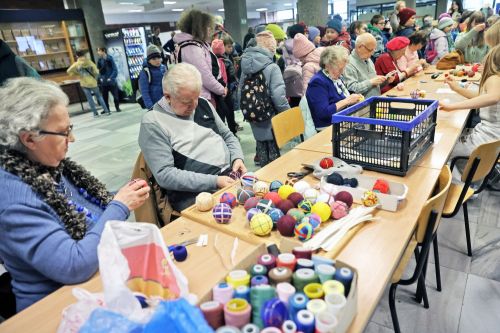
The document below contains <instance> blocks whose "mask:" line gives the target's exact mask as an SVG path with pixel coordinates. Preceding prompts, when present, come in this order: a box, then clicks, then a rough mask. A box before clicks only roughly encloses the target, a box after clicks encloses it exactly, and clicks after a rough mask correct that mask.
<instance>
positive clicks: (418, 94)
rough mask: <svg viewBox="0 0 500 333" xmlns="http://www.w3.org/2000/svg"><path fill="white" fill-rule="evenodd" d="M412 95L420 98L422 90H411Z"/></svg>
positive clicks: (414, 97)
mask: <svg viewBox="0 0 500 333" xmlns="http://www.w3.org/2000/svg"><path fill="white" fill-rule="evenodd" d="M410 97H411V98H413V99H417V98H419V97H420V90H419V89H415V90H412V91H410Z"/></svg>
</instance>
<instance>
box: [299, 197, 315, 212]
mask: <svg viewBox="0 0 500 333" xmlns="http://www.w3.org/2000/svg"><path fill="white" fill-rule="evenodd" d="M312 206H313V203H312V202H311V201H310V200H307V199H304V200H302V201H301V202H299V205H298V207H299V208H300V209H302V210H303V211H304V212H305V213H310V212H311V208H312Z"/></svg>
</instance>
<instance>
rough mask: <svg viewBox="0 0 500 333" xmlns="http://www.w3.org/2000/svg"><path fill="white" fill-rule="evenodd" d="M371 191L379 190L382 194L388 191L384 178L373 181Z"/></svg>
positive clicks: (387, 183) (387, 184)
mask: <svg viewBox="0 0 500 333" xmlns="http://www.w3.org/2000/svg"><path fill="white" fill-rule="evenodd" d="M372 191H373V192H380V193H384V194H388V193H389V182H388V181H387V180H385V179H382V178H379V179H377V180H376V181H375V184H374V185H373V188H372Z"/></svg>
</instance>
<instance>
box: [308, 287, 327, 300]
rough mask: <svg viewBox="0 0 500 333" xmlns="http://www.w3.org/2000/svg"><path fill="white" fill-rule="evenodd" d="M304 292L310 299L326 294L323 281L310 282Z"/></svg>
mask: <svg viewBox="0 0 500 333" xmlns="http://www.w3.org/2000/svg"><path fill="white" fill-rule="evenodd" d="M304 294H306V296H307V297H309V299H317V298H322V297H323V295H324V292H323V286H322V285H321V283H309V284H307V285H306V286H305V287H304Z"/></svg>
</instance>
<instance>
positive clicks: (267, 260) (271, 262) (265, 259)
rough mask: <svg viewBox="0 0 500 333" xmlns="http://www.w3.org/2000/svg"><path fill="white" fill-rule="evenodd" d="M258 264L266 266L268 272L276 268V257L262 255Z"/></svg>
mask: <svg viewBox="0 0 500 333" xmlns="http://www.w3.org/2000/svg"><path fill="white" fill-rule="evenodd" d="M258 262H259V264H261V265H263V266H265V267H266V269H267V271H268V272H269V271H270V270H271V269H273V268H274V267H276V257H275V256H273V255H272V254H263V255H261V256H260V258H259V260H258Z"/></svg>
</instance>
